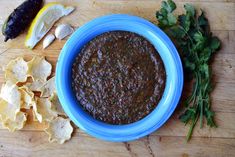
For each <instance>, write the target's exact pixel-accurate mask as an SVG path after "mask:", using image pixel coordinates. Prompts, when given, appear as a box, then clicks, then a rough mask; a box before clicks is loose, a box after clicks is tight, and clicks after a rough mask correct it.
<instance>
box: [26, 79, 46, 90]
mask: <svg viewBox="0 0 235 157" xmlns="http://www.w3.org/2000/svg"><path fill="white" fill-rule="evenodd" d="M44 84H45V82H43V81H41V80H34V81H33V82H28V83H26V84H25V86H27V87H28V88H29V89H30V90H31V91H40V88H41V87H42V86H43V85H44Z"/></svg>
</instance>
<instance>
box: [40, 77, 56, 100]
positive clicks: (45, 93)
mask: <svg viewBox="0 0 235 157" xmlns="http://www.w3.org/2000/svg"><path fill="white" fill-rule="evenodd" d="M39 90H40V91H41V97H50V96H51V95H52V94H53V93H54V92H55V77H52V78H50V79H49V80H48V81H47V82H46V83H45V84H44V85H43V86H42V87H41V88H40V89H39Z"/></svg>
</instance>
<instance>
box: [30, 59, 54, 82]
mask: <svg viewBox="0 0 235 157" xmlns="http://www.w3.org/2000/svg"><path fill="white" fill-rule="evenodd" d="M28 67H29V70H28V75H29V76H31V77H32V79H33V80H41V81H44V82H46V80H47V77H48V76H50V75H51V69H52V66H51V64H50V63H49V62H47V61H46V60H45V58H44V57H38V56H35V57H33V59H32V60H31V61H29V62H28Z"/></svg>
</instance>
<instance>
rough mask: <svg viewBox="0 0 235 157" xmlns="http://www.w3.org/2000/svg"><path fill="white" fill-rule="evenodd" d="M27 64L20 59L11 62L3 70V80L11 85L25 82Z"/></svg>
mask: <svg viewBox="0 0 235 157" xmlns="http://www.w3.org/2000/svg"><path fill="white" fill-rule="evenodd" d="M27 71H28V64H27V62H25V61H24V59H23V58H22V57H18V58H16V59H14V60H11V61H10V62H9V63H8V64H7V66H6V68H5V79H6V80H8V81H11V82H12V83H18V82H25V81H26V80H27Z"/></svg>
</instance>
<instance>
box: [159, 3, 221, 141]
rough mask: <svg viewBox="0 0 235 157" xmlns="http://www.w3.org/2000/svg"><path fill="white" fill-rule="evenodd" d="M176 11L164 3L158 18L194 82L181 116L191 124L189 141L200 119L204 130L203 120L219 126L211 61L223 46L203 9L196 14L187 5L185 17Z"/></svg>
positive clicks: (188, 135) (187, 74) (191, 7)
mask: <svg viewBox="0 0 235 157" xmlns="http://www.w3.org/2000/svg"><path fill="white" fill-rule="evenodd" d="M175 9H176V5H175V3H174V2H173V1H172V0H168V1H163V2H162V7H161V9H160V11H157V12H156V18H157V20H158V22H159V24H158V25H159V27H160V28H162V29H163V30H164V31H165V32H166V33H167V34H168V35H169V36H170V37H171V39H172V40H173V42H174V43H175V45H176V46H177V49H178V52H179V54H180V56H181V60H182V63H183V66H184V72H185V76H189V78H191V79H193V80H194V86H193V90H192V94H191V96H190V97H188V98H187V99H186V100H185V103H184V104H185V109H184V113H183V114H182V115H181V116H180V117H179V119H180V120H181V121H182V122H184V123H185V124H190V128H189V132H188V134H187V140H189V139H190V137H191V135H192V133H193V128H194V126H195V125H196V123H197V121H198V119H200V126H201V127H202V126H203V125H202V124H203V117H205V118H206V120H207V125H208V126H210V127H216V124H215V122H214V115H215V113H214V112H213V111H212V110H211V109H210V105H211V102H210V92H211V91H212V89H213V88H212V83H211V67H210V66H209V60H210V59H211V57H212V56H213V54H214V52H216V51H217V50H218V49H219V48H220V46H221V44H220V40H219V39H218V38H217V37H216V36H213V35H212V33H211V32H210V27H209V22H208V19H207V18H206V16H205V12H204V11H203V10H201V14H200V15H197V11H196V9H195V8H194V6H192V5H190V4H185V5H184V9H185V14H182V15H179V16H175V15H174V14H173V13H174V10H175ZM185 80H187V79H185Z"/></svg>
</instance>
